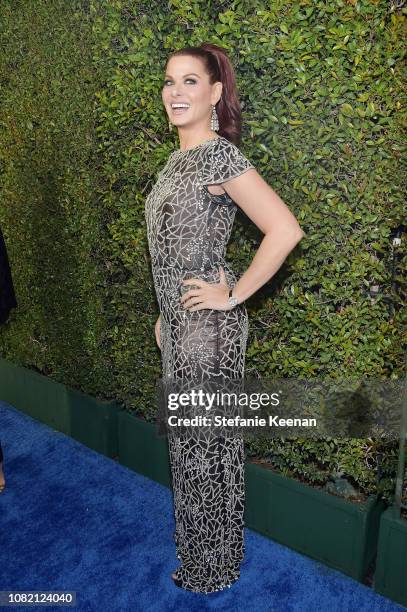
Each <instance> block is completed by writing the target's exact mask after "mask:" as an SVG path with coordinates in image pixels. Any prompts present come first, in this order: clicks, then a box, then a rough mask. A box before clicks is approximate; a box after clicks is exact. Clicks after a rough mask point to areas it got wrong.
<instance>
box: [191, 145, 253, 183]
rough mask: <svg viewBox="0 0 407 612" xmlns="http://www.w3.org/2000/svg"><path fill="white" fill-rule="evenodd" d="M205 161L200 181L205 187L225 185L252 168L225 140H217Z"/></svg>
mask: <svg viewBox="0 0 407 612" xmlns="http://www.w3.org/2000/svg"><path fill="white" fill-rule="evenodd" d="M205 161H206V163H205V165H204V168H203V171H202V180H203V182H204V183H205V184H207V185H217V184H220V183H225V182H226V181H229V180H230V179H232V178H235V177H236V176H239V175H240V174H243V172H246V171H247V170H250V168H254V166H253V164H252V163H251V162H250V161H249V160H248V159H247V157H245V156H244V155H243V153H242V152H241V151H240V149H239V148H238V147H237V146H236V145H235V144H234V143H233V142H230V141H228V140H227V139H226V138H219V139H218V142H216V143H215V145H214V146H213V147H211V148H210V150H209V151H208V154H207V156H206V160H205Z"/></svg>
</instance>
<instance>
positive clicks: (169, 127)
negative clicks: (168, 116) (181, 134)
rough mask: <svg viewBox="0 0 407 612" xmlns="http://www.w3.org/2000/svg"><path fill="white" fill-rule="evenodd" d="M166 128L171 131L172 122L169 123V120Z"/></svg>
mask: <svg viewBox="0 0 407 612" xmlns="http://www.w3.org/2000/svg"><path fill="white" fill-rule="evenodd" d="M168 129H169V130H170V132H172V123H171V121H169V122H168Z"/></svg>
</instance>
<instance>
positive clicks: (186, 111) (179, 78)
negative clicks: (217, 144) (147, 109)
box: [162, 55, 222, 131]
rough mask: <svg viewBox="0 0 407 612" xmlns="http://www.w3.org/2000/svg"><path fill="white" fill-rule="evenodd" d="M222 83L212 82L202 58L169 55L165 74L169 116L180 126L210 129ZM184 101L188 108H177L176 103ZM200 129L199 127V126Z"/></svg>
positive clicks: (165, 91)
mask: <svg viewBox="0 0 407 612" xmlns="http://www.w3.org/2000/svg"><path fill="white" fill-rule="evenodd" d="M221 93H222V83H221V82H220V81H218V82H217V83H213V85H210V83H209V75H208V74H207V73H206V72H205V69H204V65H203V63H202V62H201V60H200V59H199V58H196V57H191V56H189V55H188V56H186V55H185V56H183V55H179V56H175V57H172V58H170V60H169V61H168V64H167V69H166V72H165V75H164V84H163V89H162V100H163V103H164V106H165V110H166V111H167V114H168V119H169V120H170V121H171V123H172V124H174V125H175V126H177V127H183V126H188V127H192V126H194V127H197V126H200V125H201V126H203V128H204V129H203V131H205V128H206V129H207V130H208V129H209V126H210V117H211V114H212V106H211V105H212V104H213V105H215V104H216V102H218V100H219V98H220V96H221ZM181 102H185V103H186V104H187V105H188V108H182V109H180V110H176V109H174V108H173V107H172V105H173V104H174V103H181ZM198 129H199V128H198Z"/></svg>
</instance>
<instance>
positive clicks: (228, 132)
mask: <svg viewBox="0 0 407 612" xmlns="http://www.w3.org/2000/svg"><path fill="white" fill-rule="evenodd" d="M177 55H191V56H193V57H198V58H199V59H201V60H202V62H203V65H204V67H205V70H206V72H207V73H208V75H209V82H210V84H211V85H212V84H213V83H216V81H221V83H222V85H223V88H222V95H221V97H220V99H219V101H218V102H217V103H216V105H215V108H216V113H217V115H218V119H219V130H218V134H219V135H220V136H224V137H225V138H227V139H228V140H230V141H231V142H233V143H234V144H235V145H238V144H239V143H240V137H241V130H242V115H241V108H240V102H239V98H238V94H237V88H236V77H235V71H234V69H233V66H232V63H231V61H230V59H229V56H228V55H227V53H226V50H225V49H224V48H223V47H220V46H219V45H214V44H212V43H202V44H201V45H200V46H199V47H183V48H182V49H178V50H177V51H173V53H171V54H170V55H169V57H168V59H167V64H168V62H169V60H170V58H171V57H174V56H177ZM167 64H166V65H167Z"/></svg>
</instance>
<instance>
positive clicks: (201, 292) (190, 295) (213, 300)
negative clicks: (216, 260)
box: [180, 267, 233, 312]
mask: <svg viewBox="0 0 407 612" xmlns="http://www.w3.org/2000/svg"><path fill="white" fill-rule="evenodd" d="M219 270H220V272H219V277H220V281H219V283H217V284H216V285H214V284H212V283H208V282H207V281H205V280H203V279H202V278H186V279H184V280H183V281H181V283H182V285H197V288H196V289H189V291H186V292H185V293H184V295H183V296H182V297H181V300H180V301H181V305H182V306H183V307H184V308H185V309H186V310H188V311H189V312H192V311H194V310H204V309H206V308H210V309H212V310H231V309H232V308H233V306H230V305H229V303H228V298H229V289H230V287H229V286H228V284H227V280H226V275H225V272H224V270H223V268H222V267H220V268H219Z"/></svg>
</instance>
